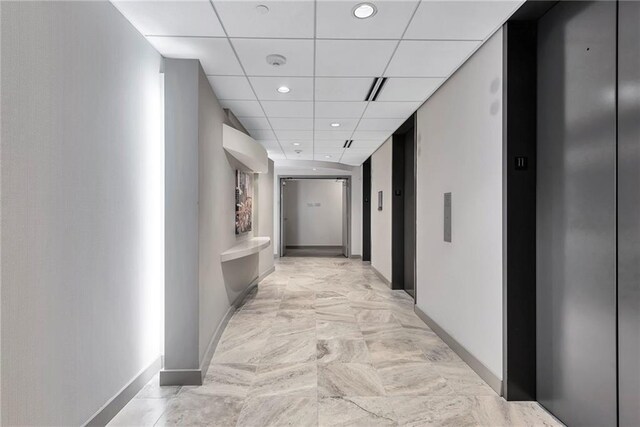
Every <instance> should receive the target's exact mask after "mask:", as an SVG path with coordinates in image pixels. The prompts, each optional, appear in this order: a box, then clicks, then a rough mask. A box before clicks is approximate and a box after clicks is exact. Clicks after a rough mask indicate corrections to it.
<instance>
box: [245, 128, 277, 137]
mask: <svg viewBox="0 0 640 427" xmlns="http://www.w3.org/2000/svg"><path fill="white" fill-rule="evenodd" d="M247 131H249V133H250V134H251V137H252V138H253V139H275V138H276V136H275V135H274V134H273V131H272V130H271V129H247Z"/></svg>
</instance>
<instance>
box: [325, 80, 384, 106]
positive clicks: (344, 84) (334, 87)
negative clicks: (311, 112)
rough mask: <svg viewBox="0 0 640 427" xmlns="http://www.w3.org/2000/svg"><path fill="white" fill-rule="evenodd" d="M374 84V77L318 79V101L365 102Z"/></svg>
mask: <svg viewBox="0 0 640 427" xmlns="http://www.w3.org/2000/svg"><path fill="white" fill-rule="evenodd" d="M372 83H373V78H372V77H351V78H340V77H318V78H316V101H364V99H365V98H366V96H367V94H368V93H369V89H370V88H371V85H372Z"/></svg>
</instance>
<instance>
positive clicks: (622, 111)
mask: <svg viewBox="0 0 640 427" xmlns="http://www.w3.org/2000/svg"><path fill="white" fill-rule="evenodd" d="M618 16H619V19H618V76H619V77H618V328H619V329H618V337H619V338H618V363H619V366H618V371H619V375H620V378H619V389H620V394H619V396H620V397H619V399H620V402H619V407H620V426H621V427H632V426H633V427H636V426H640V2H637V1H622V2H620V5H619V10H618Z"/></svg>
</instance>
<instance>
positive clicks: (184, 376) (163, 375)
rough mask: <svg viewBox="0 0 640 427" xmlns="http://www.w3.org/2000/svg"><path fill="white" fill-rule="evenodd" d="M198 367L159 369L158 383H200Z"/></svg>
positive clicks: (201, 376) (200, 372)
mask: <svg viewBox="0 0 640 427" xmlns="http://www.w3.org/2000/svg"><path fill="white" fill-rule="evenodd" d="M203 376H204V375H203V374H202V371H201V370H200V369H163V370H161V371H160V385H161V386H165V385H202V378H203Z"/></svg>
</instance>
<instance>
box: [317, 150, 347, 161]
mask: <svg viewBox="0 0 640 427" xmlns="http://www.w3.org/2000/svg"><path fill="white" fill-rule="evenodd" d="M341 155H342V153H340V152H339V151H336V152H335V153H318V154H316V156H315V158H316V160H326V161H329V162H337V161H338V160H339V159H340V156H341Z"/></svg>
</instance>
